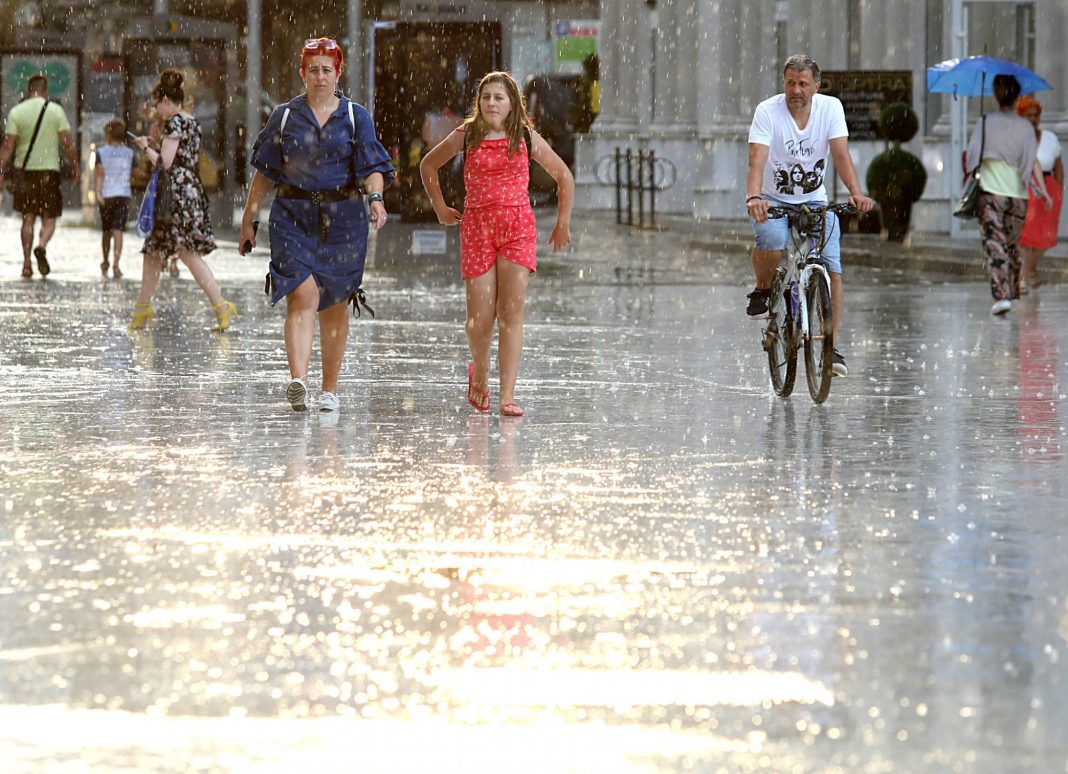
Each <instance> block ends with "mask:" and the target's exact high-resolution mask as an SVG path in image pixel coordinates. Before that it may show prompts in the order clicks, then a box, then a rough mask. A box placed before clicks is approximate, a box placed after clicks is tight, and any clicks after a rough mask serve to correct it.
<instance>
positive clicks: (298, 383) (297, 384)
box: [286, 379, 308, 411]
mask: <svg viewBox="0 0 1068 774" xmlns="http://www.w3.org/2000/svg"><path fill="white" fill-rule="evenodd" d="M286 400H288V401H289V405H290V406H292V407H293V410H294V411H307V410H308V385H306V384H305V383H304V380H303V379H294V380H293V381H291V382H290V383H289V386H288V387H286Z"/></svg>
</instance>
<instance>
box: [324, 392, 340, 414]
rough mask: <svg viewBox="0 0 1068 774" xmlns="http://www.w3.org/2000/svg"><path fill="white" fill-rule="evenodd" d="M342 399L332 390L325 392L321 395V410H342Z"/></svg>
mask: <svg viewBox="0 0 1068 774" xmlns="http://www.w3.org/2000/svg"><path fill="white" fill-rule="evenodd" d="M340 410H341V401H340V400H339V399H338V397H337V395H335V394H334V393H332V392H324V393H323V394H322V395H320V396H319V411H340Z"/></svg>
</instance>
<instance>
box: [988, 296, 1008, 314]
mask: <svg viewBox="0 0 1068 774" xmlns="http://www.w3.org/2000/svg"><path fill="white" fill-rule="evenodd" d="M1010 309H1012V301H1010V300H1009V299H1007V298H1003V299H1001V300H1000V301H995V302H994V305H993V306H992V307H990V314H992V315H994V316H995V317H997V316H998V315H999V314H1005V312H1007V311H1009V310H1010Z"/></svg>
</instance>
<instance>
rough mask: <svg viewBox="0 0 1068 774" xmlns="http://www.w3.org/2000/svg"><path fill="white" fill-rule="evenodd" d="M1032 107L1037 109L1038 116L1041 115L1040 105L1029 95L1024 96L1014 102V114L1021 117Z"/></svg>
mask: <svg viewBox="0 0 1068 774" xmlns="http://www.w3.org/2000/svg"><path fill="white" fill-rule="evenodd" d="M1033 107H1036V108H1038V114H1039V115H1042V103H1041V102H1039V101H1038V100H1037V99H1035V98H1034V97H1032V96H1031V95H1030V94H1024V95H1023V96H1022V97H1020V98H1019V99H1018V100H1016V112H1017V113H1019V114H1020V115H1021V116H1022V115H1023V114H1024V113H1026V112H1027V111H1028V110H1030V109H1031V108H1033Z"/></svg>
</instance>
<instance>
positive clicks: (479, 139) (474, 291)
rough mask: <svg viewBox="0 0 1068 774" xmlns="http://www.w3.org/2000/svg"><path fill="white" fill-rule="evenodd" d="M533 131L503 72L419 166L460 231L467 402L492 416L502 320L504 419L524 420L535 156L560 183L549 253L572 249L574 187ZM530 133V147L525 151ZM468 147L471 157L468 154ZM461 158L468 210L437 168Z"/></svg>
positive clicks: (484, 83) (489, 79)
mask: <svg viewBox="0 0 1068 774" xmlns="http://www.w3.org/2000/svg"><path fill="white" fill-rule="evenodd" d="M529 126H530V119H529V118H528V117H527V107H526V102H525V100H524V99H523V95H522V93H521V92H520V91H519V86H518V85H517V84H516V82H515V79H514V78H512V76H511V75H509V74H508V73H505V72H492V73H489V74H487V75H485V76H483V78H482V80H481V81H480V82H479V84H478V96H477V98H476V99H475V105H474V109H473V110H472V114H471V116H470V117H469V118H467V119H466V120H465V121H464V123H463V125H462V126H460V127H459V128H458V129H456V130H455V131H453V132H452V133H451V134H450V135H449V136H448V137H446V138H445V139H444V140H442V141H441V142H440V143H439V144H438V145H437V146H435V147H434V148H433V149H432V150H431V151H430V152H429V153H428V154H427V155H426V156H425V157H423V161H422V162H421V163H420V165H419V173H420V175H421V177H422V179H423V187H424V188H425V189H426V193H427V196H429V197H430V201H431V203H432V204H433V205H434V212H435V213H437V216H438V222H439V223H441V224H442V225H445V226H455V225H457V224H461V225H460V271H461V276H462V277H463V279H464V283H465V284H466V286H467V326H466V330H467V343H468V346H469V347H470V348H471V361H472V362H471V363H469V364H468V366H467V401H468V403H470V404H471V405H472V406H474V407H475V408H476V409H478V410H479V411H489V407H490V398H489V354H490V345H491V344H492V342H493V324H494V322H496V323H497V328H498V333H499V340H498V345H497V349H498V366H499V370H500V391H501V392H500V407H501V415H502V416H513V417H519V416H522V415H523V409H522V408H520V406H519V404H517V403H516V402H515V381H516V377H517V376H518V375H519V361H520V359H521V357H522V354H523V305H524V302H525V300H526V292H527V279H528V278H529V277H530V275H531V274H533V273H534V271H535V270H536V268H537V262H536V251H537V230H536V227H535V223H534V211H533V209H531V206H530V197H529V195H528V194H527V189H528V186H529V177H530V163H529V162H530V159H533V160H534V161H536V162H538V163H539V164H541V166H542V167H544V168H545V171H546V172H548V173H549V174H550V175H551V176H552V178H553V179H554V180H555V181H556V186H557V203H558V204H557V212H556V225H555V226H554V227H553V232H552V235H551V236H550V237H549V243H550V244H551V245H552V246H553V252H556V251H558V250H561V249H563V248H564V247H566V246H567V245H568V244H570V243H571V225H570V224H571V205H572V202H573V200H574V196H575V180H574V178H573V177H572V176H571V171H570V170H569V169H568V168H567V165H566V164H564V162H563V161H562V160H561V159H560V157H559V156H558V155H557V154H556V152H555V151H553V149H552V148H550V147H549V144H548V143H546V142H545V140H544V139H542V137H541V136H540V135H539V134H538V133H537V132H535V131H534V130H533V129H529V135H527V132H525V131H524V130H525V129H528V128H529ZM525 136H529V137H530V144H531V146H532V147H530V148H527V142H526V140H525ZM465 147H466V150H465ZM458 153H464V154H465V159H464V183H465V184H466V186H467V197H466V199H465V200H464V213H463V216H462V219H461V215H460V212H459V211H457V210H455V209H453V208H452V207H450V206H449V205H448V204H446V203H445V199H444V197H443V196H442V193H441V185H440V183H439V181H438V169H440V168H441V167H442V166H443V165H445V164H447V163H448V162H449V161H450V160H452V159H453V158H454V157H455V156H456V154H458Z"/></svg>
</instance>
